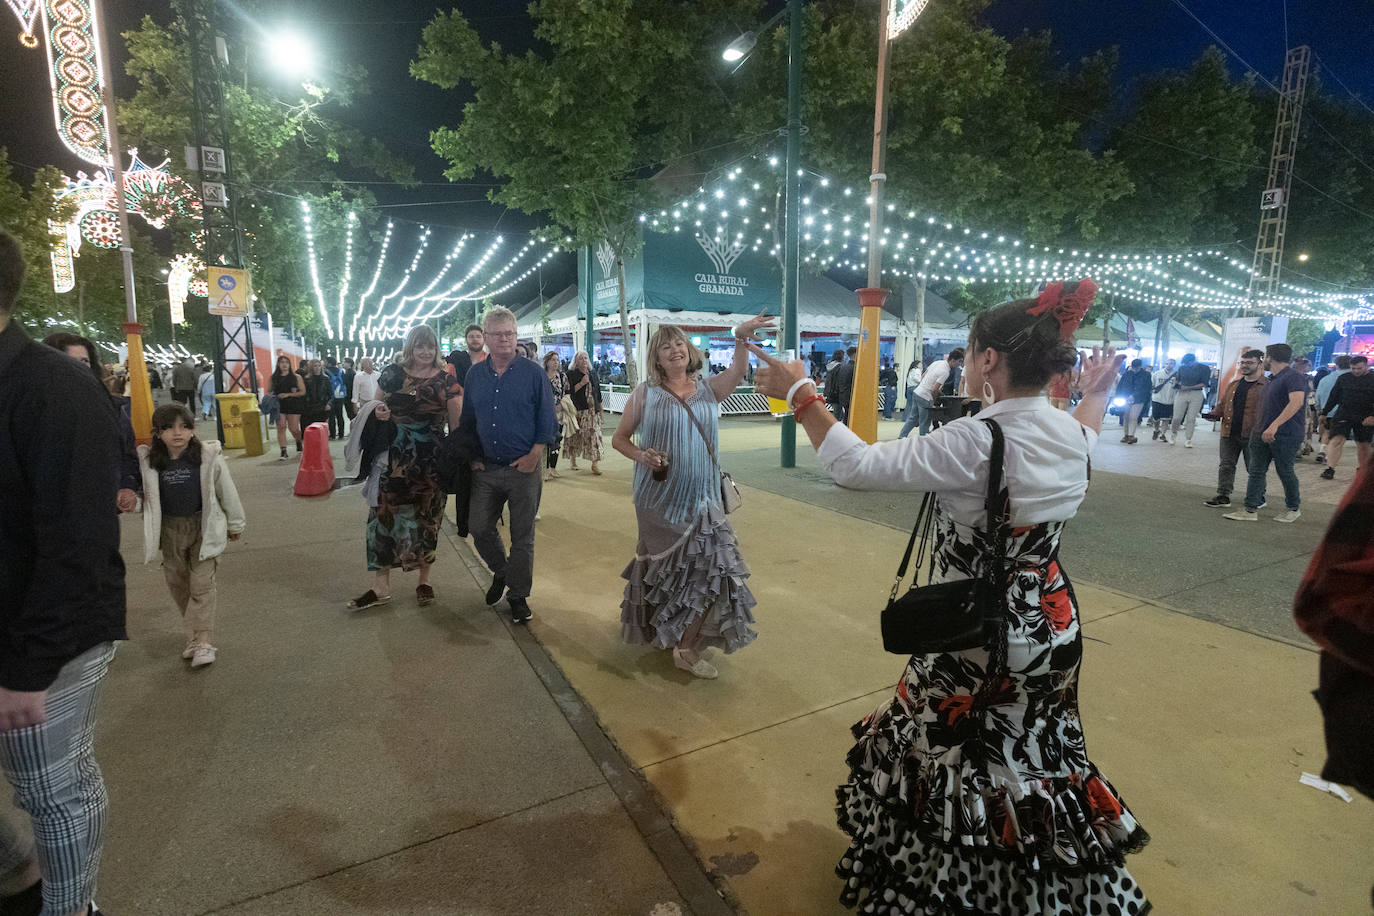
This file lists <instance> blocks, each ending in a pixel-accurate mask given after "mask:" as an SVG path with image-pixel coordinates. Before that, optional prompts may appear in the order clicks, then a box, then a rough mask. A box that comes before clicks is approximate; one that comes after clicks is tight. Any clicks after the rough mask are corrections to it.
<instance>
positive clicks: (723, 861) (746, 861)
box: [711, 852, 759, 878]
mask: <svg viewBox="0 0 1374 916" xmlns="http://www.w3.org/2000/svg"><path fill="white" fill-rule="evenodd" d="M758 864H759V856H758V853H754V852H744V853H733V852H732V853H726V854H725V855H723V856H711V867H712V868H713V869H714V870H715V871H716V872H718V873H720V874H722V875H725V876H726V877H729V878H738V877H739V876H740V875H747V874H749V872H751V871H753V870H754V866H755V865H758Z"/></svg>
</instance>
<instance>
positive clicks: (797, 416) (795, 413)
mask: <svg viewBox="0 0 1374 916" xmlns="http://www.w3.org/2000/svg"><path fill="white" fill-rule="evenodd" d="M817 401H820V402H821V404H824V403H825V398H823V397H821V396H820V395H819V394H813V395H811V397H809V398H807V399H806V400H804V401H802V402H801V403H800V404H798V405H797V406H796V407H794V408H792V416H793V418H795V419H796V420H797V421H799V422H800V420H801V415H802V411H803V410H805V409H806V408H808V407H810V406H811V405H812V404H814V403H816V402H817Z"/></svg>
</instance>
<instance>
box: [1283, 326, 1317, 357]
mask: <svg viewBox="0 0 1374 916" xmlns="http://www.w3.org/2000/svg"><path fill="white" fill-rule="evenodd" d="M1325 336H1326V325H1325V324H1324V323H1323V322H1322V321H1320V320H1319V319H1316V318H1291V319H1289V321H1288V338H1287V340H1288V345H1289V346H1290V347H1292V348H1293V355H1294V356H1307V355H1308V354H1310V353H1311V352H1312V351H1313V350H1315V349H1316V348H1317V344H1319V343H1321V342H1322V338H1323V337H1325Z"/></svg>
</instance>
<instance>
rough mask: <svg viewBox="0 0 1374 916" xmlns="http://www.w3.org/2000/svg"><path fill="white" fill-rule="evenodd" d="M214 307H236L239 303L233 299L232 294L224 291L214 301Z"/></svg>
mask: <svg viewBox="0 0 1374 916" xmlns="http://www.w3.org/2000/svg"><path fill="white" fill-rule="evenodd" d="M214 307H215V308H217V309H236V308H238V307H239V304H238V303H237V302H235V301H234V297H233V296H232V295H230V294H229V293H225V294H224V295H223V296H220V297H219V301H218V302H216V303H215V305H214Z"/></svg>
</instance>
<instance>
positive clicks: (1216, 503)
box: [1202, 496, 1231, 509]
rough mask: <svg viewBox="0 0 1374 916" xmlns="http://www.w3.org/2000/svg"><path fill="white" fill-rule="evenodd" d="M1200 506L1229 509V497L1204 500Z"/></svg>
mask: <svg viewBox="0 0 1374 916" xmlns="http://www.w3.org/2000/svg"><path fill="white" fill-rule="evenodd" d="M1202 504H1203V505H1204V506H1211V507H1212V508H1213V509H1229V508H1231V497H1229V496H1213V497H1212V498H1211V499H1208V500H1204V501H1203V503H1202Z"/></svg>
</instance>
